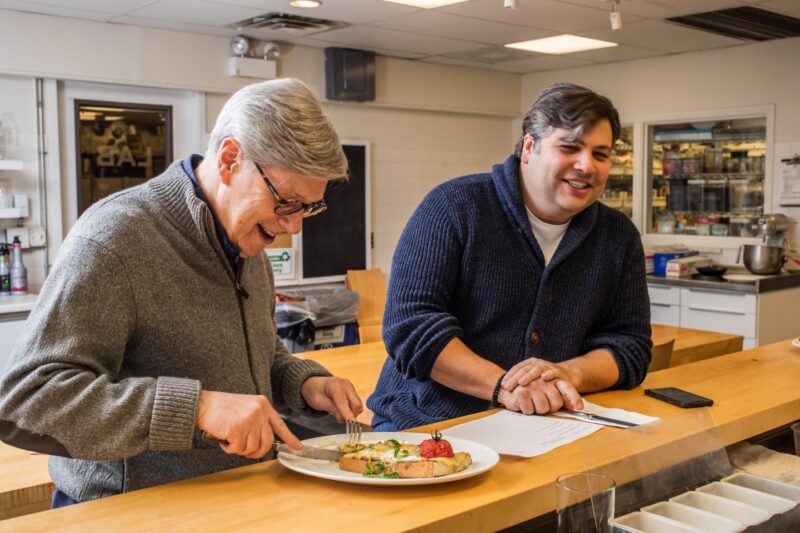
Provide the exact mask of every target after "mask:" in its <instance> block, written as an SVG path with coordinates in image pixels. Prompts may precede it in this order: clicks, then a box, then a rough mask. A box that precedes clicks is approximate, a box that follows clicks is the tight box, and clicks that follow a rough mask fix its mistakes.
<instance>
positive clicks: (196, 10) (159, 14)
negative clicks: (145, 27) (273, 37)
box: [128, 0, 264, 26]
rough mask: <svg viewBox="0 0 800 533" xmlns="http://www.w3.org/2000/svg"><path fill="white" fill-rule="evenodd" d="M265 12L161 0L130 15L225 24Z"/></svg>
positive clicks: (185, 0)
mask: <svg viewBox="0 0 800 533" xmlns="http://www.w3.org/2000/svg"><path fill="white" fill-rule="evenodd" d="M263 12H264V11H263V10H261V9H253V8H246V7H237V6H227V5H223V4H215V3H212V2H207V1H205V0H159V1H158V2H154V3H152V4H148V5H147V6H145V7H142V8H140V9H136V10H133V11H131V12H130V13H128V15H131V16H132V17H141V18H147V19H159V20H166V21H175V22H181V23H185V24H200V25H201V26H225V25H226V24H231V23H233V22H237V21H239V20H242V19H246V18H248V17H254V16H256V15H260V14H262V13H263Z"/></svg>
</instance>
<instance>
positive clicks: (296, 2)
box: [289, 0, 322, 8]
mask: <svg viewBox="0 0 800 533" xmlns="http://www.w3.org/2000/svg"><path fill="white" fill-rule="evenodd" d="M289 5H290V6H292V7H304V8H312V7H319V6H320V5H322V1H321V0H289Z"/></svg>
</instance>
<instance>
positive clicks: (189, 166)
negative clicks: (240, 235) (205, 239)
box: [183, 154, 239, 266]
mask: <svg viewBox="0 0 800 533" xmlns="http://www.w3.org/2000/svg"><path fill="white" fill-rule="evenodd" d="M201 161H203V156H201V155H199V154H192V155H190V156H188V157H187V158H186V159H184V160H183V171H184V172H186V175H187V176H189V179H190V180H192V185H193V186H194V193H195V194H196V195H197V197H198V198H199V199H200V200H202V201H203V202H204V203H205V204H206V205H207V206H208V209H209V211H211V216H212V217H213V218H214V230H215V231H216V233H217V239H219V242H220V244H222V249H223V251H224V252H225V257H227V258H228V261H229V262H230V263H231V266H233V265H234V264H235V263H236V259H237V258H238V257H239V249H238V248H237V247H236V246H234V244H233V243H232V242H231V241H230V239H229V238H228V233H227V232H226V231H225V228H223V227H222V223H221V222H220V221H219V218H218V217H217V213H215V212H214V209H213V208H212V207H211V204H210V203H208V198H207V197H206V193H204V192H203V189H202V188H201V187H200V182H199V181H197V175H196V174H195V173H194V171H195V169H196V168H197V166H198V165H199V164H200V162H201Z"/></svg>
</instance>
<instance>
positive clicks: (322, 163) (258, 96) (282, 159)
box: [206, 78, 347, 179]
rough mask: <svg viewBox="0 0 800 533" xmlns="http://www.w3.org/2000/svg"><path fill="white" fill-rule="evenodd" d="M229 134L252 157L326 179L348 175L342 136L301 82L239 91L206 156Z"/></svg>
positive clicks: (227, 106) (258, 85) (222, 115)
mask: <svg viewBox="0 0 800 533" xmlns="http://www.w3.org/2000/svg"><path fill="white" fill-rule="evenodd" d="M228 137H232V138H234V139H236V141H237V142H238V143H239V145H240V146H241V148H242V152H243V154H244V156H245V157H246V158H247V159H248V160H250V161H255V162H258V163H261V164H264V165H275V166H277V167H280V168H282V169H284V170H288V171H290V172H294V173H297V174H303V175H307V176H313V177H316V178H323V179H339V178H344V177H345V176H346V174H347V159H346V158H345V155H344V151H343V150H342V146H341V144H340V143H339V136H338V135H337V134H336V130H334V129H333V124H332V123H331V121H330V119H329V118H328V116H327V115H326V114H325V112H324V111H323V110H322V104H321V103H320V101H319V100H318V99H317V97H316V96H315V95H314V93H313V91H312V90H311V89H310V88H309V87H308V86H307V85H306V84H305V83H303V82H302V81H300V80H296V79H293V78H281V79H276V80H269V81H264V82H261V83H254V84H252V85H248V86H246V87H242V88H241V89H239V90H238V91H236V93H234V94H233V96H231V97H230V99H229V100H228V101H227V102H226V103H225V106H224V107H223V108H222V111H220V114H219V116H218V117H217V122H216V124H215V125H214V130H213V131H212V132H211V137H210V138H209V141H208V149H207V150H206V158H209V157H214V156H216V154H217V151H218V150H219V147H220V146H221V144H222V141H223V140H224V139H226V138H228Z"/></svg>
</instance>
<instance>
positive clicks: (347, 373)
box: [297, 324, 743, 424]
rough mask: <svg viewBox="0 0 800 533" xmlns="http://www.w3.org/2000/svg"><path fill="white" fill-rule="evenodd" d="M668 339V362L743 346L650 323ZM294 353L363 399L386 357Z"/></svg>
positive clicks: (339, 351)
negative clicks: (340, 379)
mask: <svg viewBox="0 0 800 533" xmlns="http://www.w3.org/2000/svg"><path fill="white" fill-rule="evenodd" d="M671 339H675V347H674V348H673V349H672V361H671V366H677V365H682V364H686V363H691V362H694V361H700V360H702V359H708V358H710V357H717V356H719V355H723V354H726V353H732V352H738V351H740V350H741V349H742V340H743V339H742V337H741V336H740V335H730V334H728V333H715V332H713V331H701V330H698V329H688V328H678V327H673V326H662V325H659V324H653V343H654V344H662V343H665V342H668V341H670V340H671ZM297 355H298V356H300V357H307V358H309V359H313V360H315V361H317V362H318V363H320V364H321V365H323V366H324V367H325V368H327V369H328V370H330V371H331V372H332V373H333V374H334V375H336V376H342V377H346V378H348V379H349V380H350V381H352V382H353V385H354V386H355V388H356V391H357V392H358V394H359V395H360V396H361V398H362V399H364V400H366V399H367V397H368V396H369V395H370V394H372V391H373V390H375V384H376V383H377V381H378V376H379V375H380V373H381V368H382V367H383V363H384V361H385V360H386V349H385V347H384V345H383V342H369V343H366V344H358V345H355V346H344V347H342V348H333V349H330V350H320V351H317V352H305V353H301V354H297ZM364 407H365V408H364V412H363V413H361V414H360V415H359V416H358V420H359V422H362V423H364V424H369V423H370V421H371V420H372V412H371V411H369V409H367V408H366V406H364Z"/></svg>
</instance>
